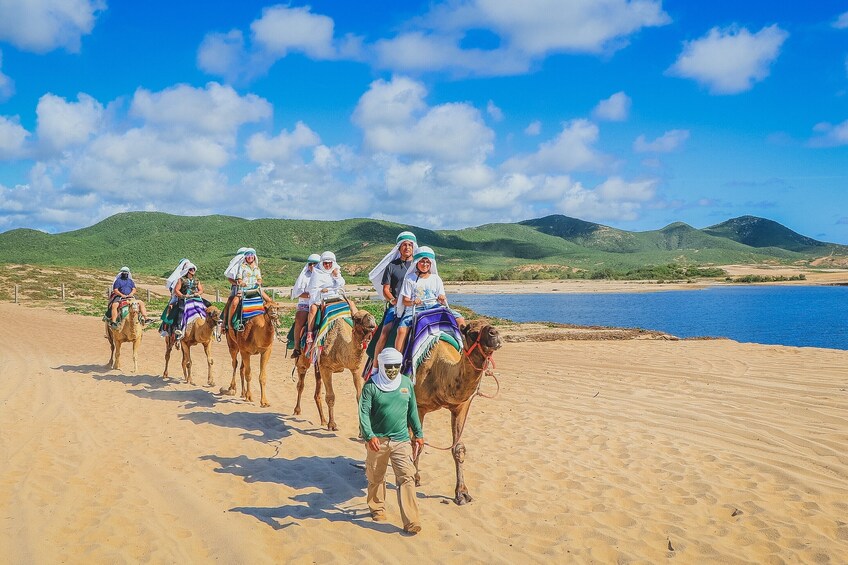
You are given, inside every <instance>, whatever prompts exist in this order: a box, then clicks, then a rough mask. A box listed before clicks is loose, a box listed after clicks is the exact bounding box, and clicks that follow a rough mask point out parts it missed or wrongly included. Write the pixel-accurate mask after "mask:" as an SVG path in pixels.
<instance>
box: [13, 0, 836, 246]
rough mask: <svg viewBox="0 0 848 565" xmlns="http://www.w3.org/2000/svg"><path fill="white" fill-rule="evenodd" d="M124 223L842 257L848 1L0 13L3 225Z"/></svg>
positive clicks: (86, 2) (574, 0) (98, 0)
mask: <svg viewBox="0 0 848 565" xmlns="http://www.w3.org/2000/svg"><path fill="white" fill-rule="evenodd" d="M130 210H160V211H165V212H170V213H175V214H189V215H200V214H211V213H220V214H230V215H235V216H240V217H247V218H255V217H277V218H307V219H341V218H350V217H372V218H381V219H390V220H395V221H399V222H403V223H409V224H413V225H419V226H425V227H430V228H460V227H466V226H474V225H480V224H484V223H489V222H512V221H519V220H524V219H528V218H535V217H540V216H544V215H548V214H565V215H568V216H573V217H577V218H581V219H584V220H590V221H596V222H600V223H603V224H607V225H611V226H615V227H618V228H622V229H628V230H649V229H658V228H660V227H663V226H664V225H667V224H668V223H671V222H673V221H684V222H687V223H689V224H691V225H693V226H695V227H705V226H708V225H712V224H715V223H718V222H721V221H724V220H726V219H728V218H732V217H735V216H740V215H743V214H752V215H756V216H762V217H767V218H771V219H774V220H776V221H779V222H781V223H783V224H785V225H787V226H789V227H790V228H792V229H794V230H796V231H799V232H801V233H803V234H805V235H809V236H812V237H816V238H819V239H824V240H827V241H833V242H838V243H846V244H848V4H846V3H845V2H844V1H840V2H836V1H827V0H822V1H817V2H809V3H801V2H777V3H776V2H764V1H763V2H760V1H750V2H739V1H738V0H736V1H733V2H730V1H723V0H718V1H713V2H683V1H680V0H678V1H666V2H662V1H655V0H631V1H626V0H558V1H554V0H525V1H523V2H514V1H513V0H456V1H449V2H412V1H407V2H397V1H389V0H374V1H369V2H338V1H330V0H326V1H315V2H311V3H308V4H307V3H302V2H291V3H288V4H273V3H265V2H254V1H240V2H231V1H225V0H213V1H204V2H199V1H198V2H164V1H158V0H151V1H146V2H114V1H112V2H109V1H107V0H39V2H20V1H18V0H0V230H7V229H12V228H17V227H31V228H37V229H42V230H45V231H49V232H57V231H66V230H69V229H76V228H79V227H83V226H87V225H90V224H92V223H94V222H97V221H99V220H101V219H103V218H105V217H108V216H110V215H112V214H114V213H117V212H122V211H130Z"/></svg>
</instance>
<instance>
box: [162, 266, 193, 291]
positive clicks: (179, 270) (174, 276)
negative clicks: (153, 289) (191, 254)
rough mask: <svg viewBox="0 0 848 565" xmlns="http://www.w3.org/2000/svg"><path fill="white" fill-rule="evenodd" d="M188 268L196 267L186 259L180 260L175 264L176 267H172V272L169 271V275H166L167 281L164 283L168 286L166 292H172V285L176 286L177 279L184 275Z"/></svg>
mask: <svg viewBox="0 0 848 565" xmlns="http://www.w3.org/2000/svg"><path fill="white" fill-rule="evenodd" d="M189 269H194V270H197V267H196V266H195V264H194V263H192V262H191V261H189V260H188V259H183V260H182V261H180V264H179V265H177V268H176V269H174V272H173V273H171V276H170V277H168V282H167V284H166V285H165V286H167V287H168V292H174V287H175V286H177V281H178V280H180V279H181V278H183V277H184V276H186V273H188V270H189Z"/></svg>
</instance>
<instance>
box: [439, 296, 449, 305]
mask: <svg viewBox="0 0 848 565" xmlns="http://www.w3.org/2000/svg"><path fill="white" fill-rule="evenodd" d="M436 300H438V301H439V302H440V303H442V304H447V303H448V299H447V297H446V296H445V295H441V296H439V297H438V298H437V299H436Z"/></svg>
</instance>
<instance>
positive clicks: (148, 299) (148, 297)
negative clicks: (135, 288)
mask: <svg viewBox="0 0 848 565" xmlns="http://www.w3.org/2000/svg"><path fill="white" fill-rule="evenodd" d="M147 303H148V304H150V289H149V288H148V289H147Z"/></svg>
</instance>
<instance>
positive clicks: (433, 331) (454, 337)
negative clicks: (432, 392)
mask: <svg viewBox="0 0 848 565" xmlns="http://www.w3.org/2000/svg"><path fill="white" fill-rule="evenodd" d="M411 328H412V329H411V331H410V333H409V336H408V338H407V340H406V347H405V348H404V351H403V364H402V365H401V369H400V370H401V372H402V373H403V374H405V375H409V376H410V378H411V379H412V382H413V383H414V382H415V371H416V370H417V369H418V367H419V366H420V365H421V363H423V362H424V361H425V360H427V358H429V357H430V353H431V352H432V351H433V348H434V347H435V346H436V343H438V342H439V341H440V340H441V341H444V342H447V343H449V344H450V345H452V346H453V347H454V349H456V350H457V351H459V352H462V333H461V332H460V331H459V324H457V323H456V318H455V317H454V315H453V312H451V311H450V309H448V308H431V309H429V310H424V311H423V312H420V313H418V312H417V313H416V314H415V315H414V317H413V319H412V326H411Z"/></svg>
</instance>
